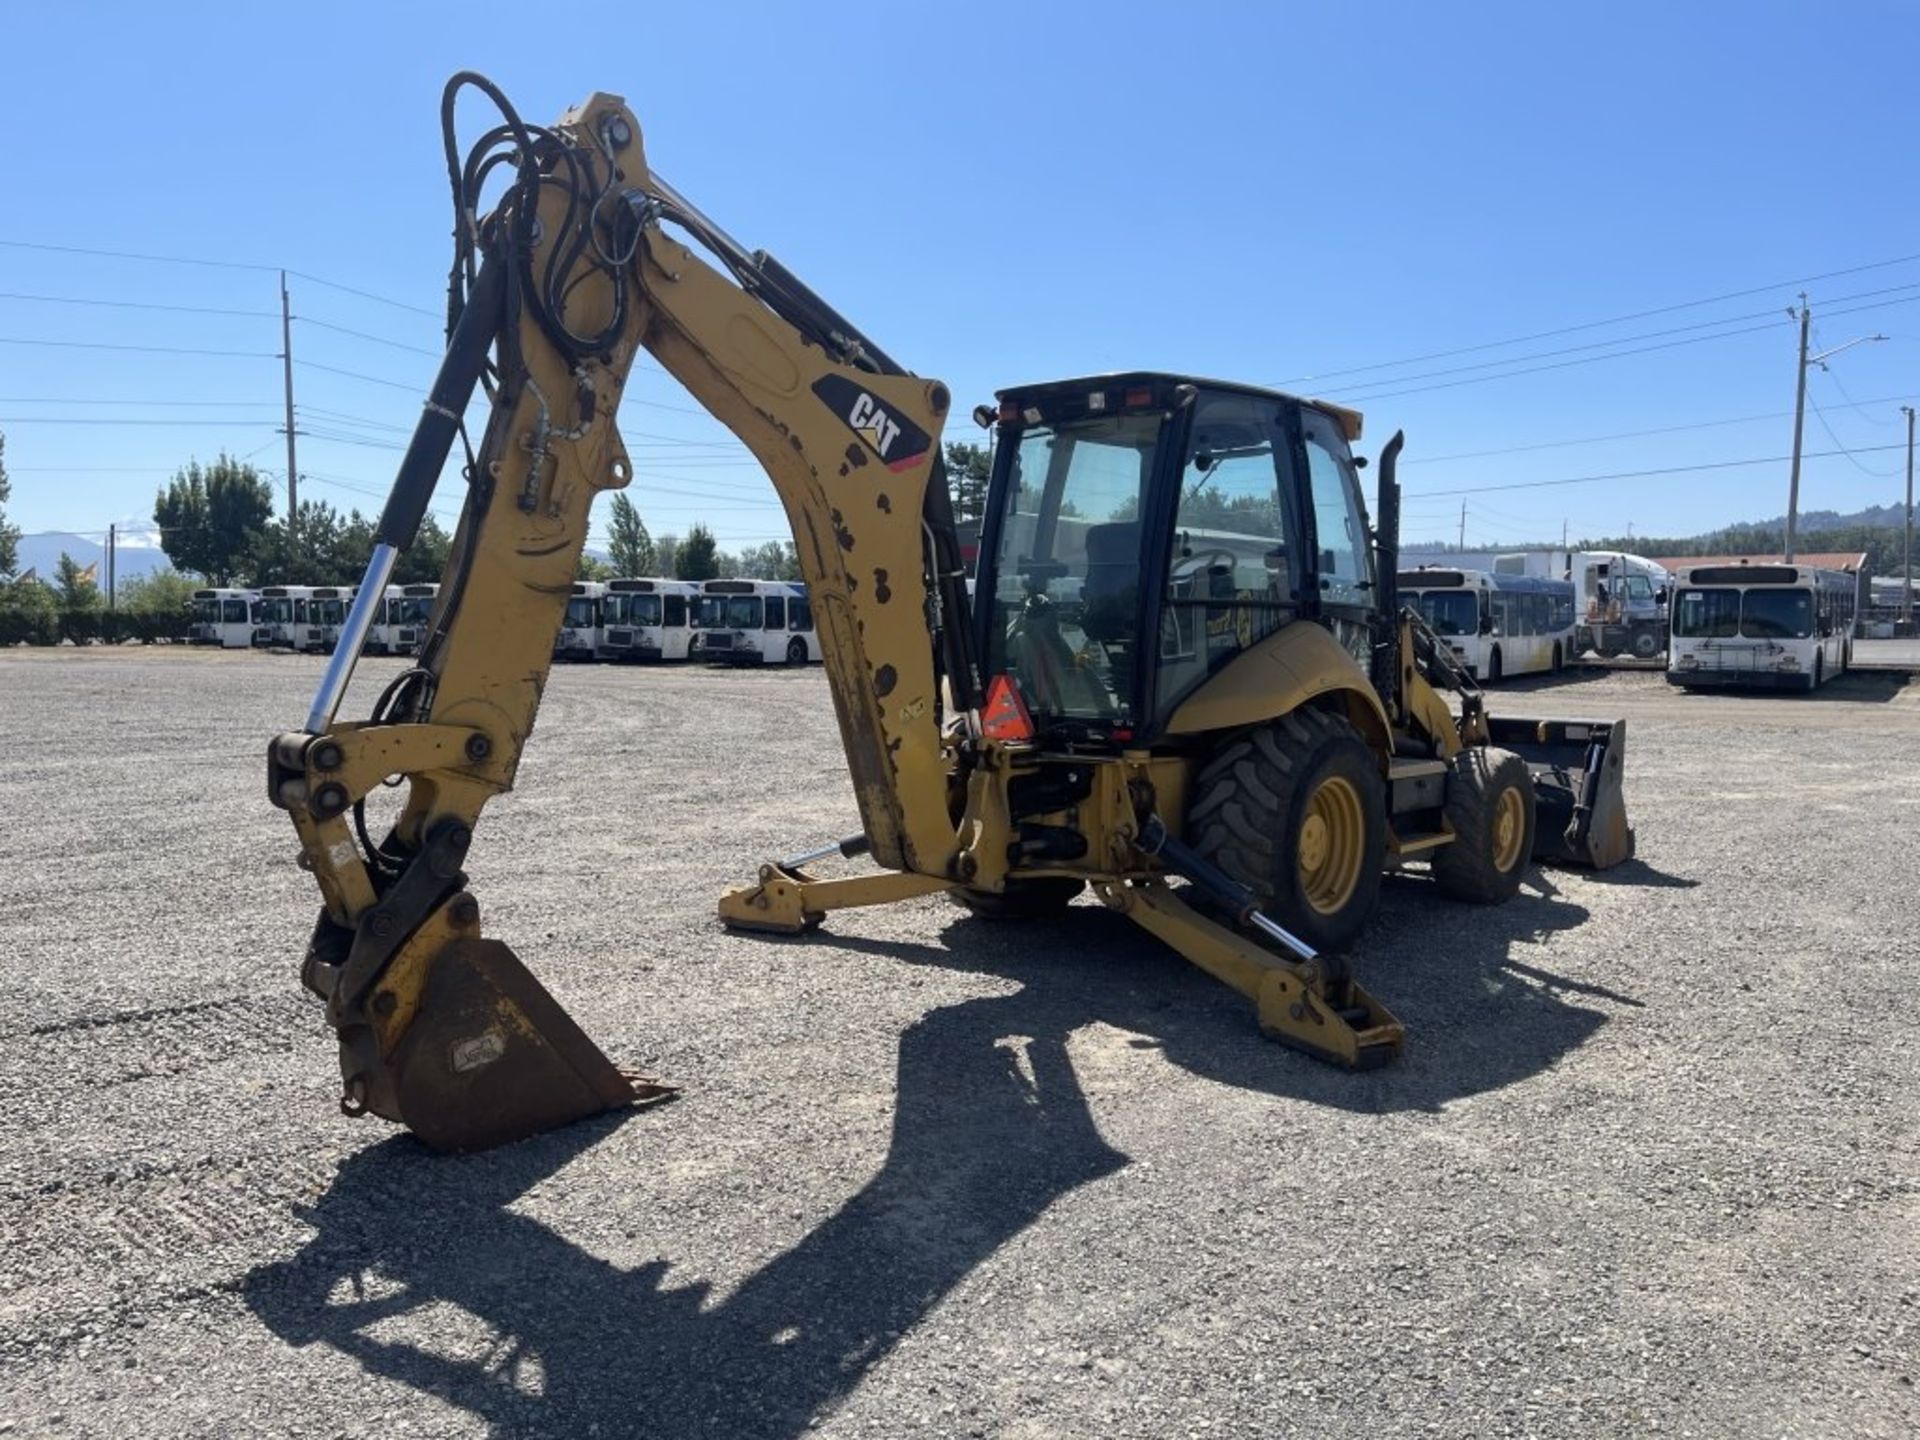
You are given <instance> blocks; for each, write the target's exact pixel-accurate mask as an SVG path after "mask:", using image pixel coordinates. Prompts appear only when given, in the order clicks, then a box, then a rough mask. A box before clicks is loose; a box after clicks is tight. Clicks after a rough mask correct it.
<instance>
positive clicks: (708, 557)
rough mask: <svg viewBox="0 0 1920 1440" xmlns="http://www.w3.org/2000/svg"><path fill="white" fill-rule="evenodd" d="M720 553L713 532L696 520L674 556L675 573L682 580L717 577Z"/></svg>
mask: <svg viewBox="0 0 1920 1440" xmlns="http://www.w3.org/2000/svg"><path fill="white" fill-rule="evenodd" d="M719 553H720V546H719V544H718V542H717V541H715V540H714V538H713V532H712V531H711V530H709V529H708V528H707V527H706V526H705V525H702V524H700V523H698V522H697V521H696V522H695V523H694V525H693V526H692V528H690V529H689V530H688V531H687V538H686V539H685V540H683V541H682V542H681V543H680V549H679V552H678V553H677V554H676V555H675V556H674V559H673V573H674V574H675V575H677V576H679V577H680V578H681V579H682V580H713V579H716V578H717V577H718V576H719V574H720V563H719Z"/></svg>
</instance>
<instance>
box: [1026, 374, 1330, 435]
mask: <svg viewBox="0 0 1920 1440" xmlns="http://www.w3.org/2000/svg"><path fill="white" fill-rule="evenodd" d="M1130 384H1147V385H1198V386H1200V387H1202V388H1204V389H1208V390H1227V391H1231V392H1233V393H1235V394H1239V395H1257V396H1259V397H1260V398H1261V399H1263V400H1283V401H1287V402H1289V403H1291V404H1295V405H1311V406H1312V407H1313V408H1314V409H1316V410H1320V411H1323V412H1325V413H1326V414H1328V415H1330V416H1332V417H1333V418H1334V419H1335V420H1337V421H1338V422H1339V423H1340V429H1341V432H1342V433H1343V434H1344V435H1345V436H1346V437H1347V440H1348V441H1349V442H1352V441H1355V440H1358V439H1359V438H1360V429H1361V425H1362V416H1361V414H1360V412H1359V411H1358V410H1351V409H1349V408H1347V407H1346V406H1345V405H1336V404H1334V403H1333V402H1332V401H1331V400H1316V399H1313V398H1312V397H1310V396H1301V395H1289V394H1288V393H1287V392H1286V391H1284V390H1272V389H1269V388H1267V387H1266V386H1264V385H1246V384H1242V383H1241V382H1240V381H1238V380H1210V379H1208V378H1207V377H1206V376H1204V375H1178V374H1175V373H1173V372H1172V371H1168V370H1117V371H1114V372H1112V373H1111V374H1107V375H1082V376H1078V377H1076V378H1074V379H1069V380H1042V381H1038V382H1035V383H1033V384H1028V385H1010V386H1008V387H1007V388H1006V389H1004V390H996V391H994V398H995V399H996V400H1001V401H1007V400H1017V399H1019V398H1020V397H1022V396H1027V395H1033V394H1036V393H1040V392H1048V391H1066V392H1069V393H1071V392H1076V391H1087V390H1116V389H1123V388H1125V387H1126V386H1127V385H1130Z"/></svg>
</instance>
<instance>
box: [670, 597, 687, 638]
mask: <svg viewBox="0 0 1920 1440" xmlns="http://www.w3.org/2000/svg"><path fill="white" fill-rule="evenodd" d="M666 602H667V624H669V625H671V626H672V627H673V628H674V629H675V630H684V629H686V626H687V597H686V596H684V595H669V596H667V597H666Z"/></svg>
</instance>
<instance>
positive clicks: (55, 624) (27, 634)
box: [0, 580, 60, 645]
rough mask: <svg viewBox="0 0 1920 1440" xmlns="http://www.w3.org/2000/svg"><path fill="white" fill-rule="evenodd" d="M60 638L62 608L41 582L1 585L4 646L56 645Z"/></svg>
mask: <svg viewBox="0 0 1920 1440" xmlns="http://www.w3.org/2000/svg"><path fill="white" fill-rule="evenodd" d="M59 639H60V606H59V604H58V602H57V601H56V600H55V599H54V594H53V589H52V587H51V586H48V585H43V584H41V583H40V582H39V581H38V580H15V581H12V582H10V583H0V645H53V644H57V643H58V642H59Z"/></svg>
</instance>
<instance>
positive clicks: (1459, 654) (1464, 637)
mask: <svg viewBox="0 0 1920 1440" xmlns="http://www.w3.org/2000/svg"><path fill="white" fill-rule="evenodd" d="M1397 584H1398V586H1399V591H1400V603H1401V604H1403V605H1411V606H1413V608H1414V609H1416V610H1418V611H1419V612H1420V615H1421V617H1422V618H1423V619H1425V620H1426V622H1427V624H1429V625H1430V626H1432V627H1433V629H1434V632H1435V633H1436V634H1438V635H1439V636H1440V638H1441V639H1442V640H1443V641H1445V642H1446V643H1447V645H1448V646H1449V647H1451V649H1452V650H1453V653H1454V656H1455V657H1456V658H1457V659H1458V660H1459V661H1460V663H1461V664H1462V665H1464V666H1465V667H1466V669H1467V670H1468V672H1469V673H1470V674H1472V675H1473V677H1474V678H1475V679H1477V680H1480V681H1483V682H1484V683H1486V684H1489V685H1493V684H1498V683H1499V682H1500V680H1502V679H1503V678H1505V677H1506V676H1509V675H1528V674H1536V673H1546V674H1557V673H1558V672H1559V671H1560V669H1561V668H1562V667H1563V666H1565V665H1566V663H1567V662H1568V661H1569V660H1571V659H1573V658H1574V656H1575V655H1576V654H1577V653H1578V652H1577V651H1576V649H1575V646H1574V631H1575V628H1576V625H1575V616H1574V606H1573V600H1574V585H1573V582H1572V581H1571V580H1548V579H1543V578H1541V577H1538V576H1533V575H1508V574H1501V573H1499V572H1497V571H1490V570H1457V569H1442V568H1439V567H1437V566H1422V567H1421V568H1420V569H1418V570H1403V571H1401V572H1400V575H1399V579H1398V581H1397Z"/></svg>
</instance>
